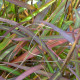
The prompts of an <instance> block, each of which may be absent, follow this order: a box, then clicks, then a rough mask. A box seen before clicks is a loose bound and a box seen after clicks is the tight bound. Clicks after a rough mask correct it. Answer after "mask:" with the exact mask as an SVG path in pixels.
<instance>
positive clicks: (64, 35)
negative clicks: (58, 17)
mask: <svg viewBox="0 0 80 80" xmlns="http://www.w3.org/2000/svg"><path fill="white" fill-rule="evenodd" d="M39 22H41V23H44V24H46V25H48V26H50V27H51V28H53V29H54V30H55V31H57V32H59V33H60V34H61V35H62V36H63V37H64V38H65V39H67V40H68V41H69V42H71V43H72V44H73V42H74V39H73V38H72V37H71V36H69V35H68V34H67V33H66V32H65V31H63V30H61V29H59V28H58V27H56V26H55V25H53V24H50V23H48V22H46V21H39Z"/></svg>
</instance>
